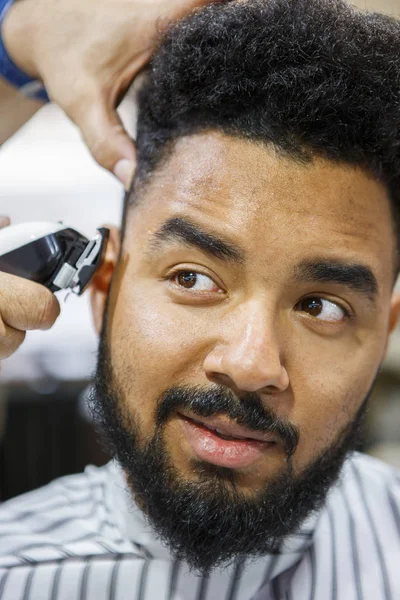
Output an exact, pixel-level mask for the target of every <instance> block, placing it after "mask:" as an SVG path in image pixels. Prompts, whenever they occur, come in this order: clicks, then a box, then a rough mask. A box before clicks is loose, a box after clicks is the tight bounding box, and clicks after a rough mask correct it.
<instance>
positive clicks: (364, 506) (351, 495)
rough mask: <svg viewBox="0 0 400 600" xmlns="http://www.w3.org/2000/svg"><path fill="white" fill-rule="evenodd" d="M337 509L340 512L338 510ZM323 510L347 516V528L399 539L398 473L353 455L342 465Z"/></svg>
mask: <svg viewBox="0 0 400 600" xmlns="http://www.w3.org/2000/svg"><path fill="white" fill-rule="evenodd" d="M339 507H340V508H339ZM326 508H327V509H328V510H330V511H331V513H332V514H334V513H335V512H338V511H339V513H340V512H341V513H342V514H343V515H347V516H346V518H347V519H348V520H349V523H350V524H353V525H354V526H356V525H357V526H358V527H367V528H369V529H376V530H377V535H380V534H382V535H383V536H386V535H387V529H388V528H389V529H391V530H393V528H394V531H395V532H396V533H397V535H399V533H400V529H399V521H398V519H399V516H400V473H399V471H397V470H396V469H394V468H393V467H391V466H389V465H387V464H385V463H383V462H382V461H380V460H378V459H376V458H373V457H371V456H367V455H366V454H360V453H355V454H354V455H352V456H351V457H350V458H349V459H348V460H347V461H346V462H345V464H344V466H343V469H342V472H341V476H340V478H339V480H338V482H337V484H336V486H334V488H333V489H332V491H331V493H330V494H329V496H328V500H327V503H326Z"/></svg>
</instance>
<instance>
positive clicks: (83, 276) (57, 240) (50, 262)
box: [0, 222, 109, 295]
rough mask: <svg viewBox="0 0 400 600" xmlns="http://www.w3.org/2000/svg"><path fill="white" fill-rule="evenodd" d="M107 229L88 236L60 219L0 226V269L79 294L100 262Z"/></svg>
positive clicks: (51, 288)
mask: <svg viewBox="0 0 400 600" xmlns="http://www.w3.org/2000/svg"><path fill="white" fill-rule="evenodd" d="M108 235H109V230H108V229H105V228H100V229H98V233H97V234H96V235H95V237H94V238H92V239H91V240H89V239H88V238H86V237H85V236H83V235H82V234H81V233H79V232H78V231H76V230H75V229H72V228H71V227H65V226H64V225H63V224H62V223H48V222H37V223H23V224H20V225H11V226H10V227H5V228H4V229H0V271H3V272H5V273H10V274H12V275H17V276H19V277H24V278H25V279H30V280H31V281H35V282H37V283H41V284H42V285H45V286H46V287H47V288H49V289H50V290H51V291H52V292H57V291H59V290H63V289H71V290H72V291H73V292H75V293H76V294H78V295H80V294H82V292H83V291H84V289H85V287H86V286H87V284H88V283H89V281H90V279H91V278H92V276H93V275H94V273H95V271H96V269H97V268H98V266H99V265H100V262H101V258H102V256H103V251H104V249H105V246H106V244H107V240H108Z"/></svg>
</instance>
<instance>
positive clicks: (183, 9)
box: [167, 0, 228, 20]
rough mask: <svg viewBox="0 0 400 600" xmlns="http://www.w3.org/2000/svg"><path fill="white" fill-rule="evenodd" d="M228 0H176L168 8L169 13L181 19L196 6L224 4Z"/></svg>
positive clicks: (174, 17)
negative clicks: (189, 0)
mask: <svg viewBox="0 0 400 600" xmlns="http://www.w3.org/2000/svg"><path fill="white" fill-rule="evenodd" d="M227 1H228V0H191V2H188V1H187V0H175V1H174V2H171V3H170V5H169V8H168V9H167V12H168V15H167V16H170V17H172V18H173V19H174V20H175V19H177V20H178V19H181V18H182V17H184V16H185V15H187V14H189V13H190V12H191V11H192V10H193V9H194V8H200V7H202V6H207V4H224V3H226V2H227Z"/></svg>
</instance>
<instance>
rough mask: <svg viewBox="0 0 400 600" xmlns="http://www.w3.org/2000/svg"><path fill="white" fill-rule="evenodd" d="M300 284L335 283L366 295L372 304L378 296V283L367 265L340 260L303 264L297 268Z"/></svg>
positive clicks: (297, 277)
mask: <svg viewBox="0 0 400 600" xmlns="http://www.w3.org/2000/svg"><path fill="white" fill-rule="evenodd" d="M296 279H297V280H298V281H300V282H313V283H333V284H339V285H343V286H346V287H348V288H349V289H351V290H353V291H354V292H357V293H361V294H364V295H365V296H366V297H368V299H369V300H371V301H372V302H373V301H374V300H375V298H376V296H377V294H378V282H377V280H376V277H375V275H374V274H373V272H372V270H371V269H370V268H369V267H367V266H366V265H362V264H358V263H346V262H342V261H339V260H328V261H326V260H315V261H306V262H303V263H301V264H300V265H298V266H297V268H296Z"/></svg>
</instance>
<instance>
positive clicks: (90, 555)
mask: <svg viewBox="0 0 400 600" xmlns="http://www.w3.org/2000/svg"><path fill="white" fill-rule="evenodd" d="M64 598H68V599H70V600H127V599H132V600H399V599H400V476H399V475H398V474H397V473H396V472H395V471H394V470H393V469H391V468H389V467H387V466H385V465H383V464H382V463H380V462H379V461H376V460H375V459H371V458H369V457H366V456H362V455H356V456H354V457H353V458H351V459H350V460H348V461H347V463H346V465H345V467H344V469H343V472H342V476H341V478H340V481H339V482H338V484H337V485H336V486H335V488H334V489H333V490H331V492H330V493H329V496H328V498H327V501H326V503H325V506H324V508H323V509H322V510H321V511H320V513H319V514H318V515H314V516H312V517H311V518H310V519H309V520H308V521H307V522H306V523H304V525H303V527H302V529H301V531H299V532H298V534H296V535H294V536H291V537H290V538H289V539H287V540H285V543H284V544H282V547H281V548H280V551H279V553H278V554H275V555H269V556H265V557H263V558H262V559H257V560H254V561H252V560H237V561H235V562H234V563H233V564H231V565H230V566H229V567H227V568H226V569H219V570H216V571H214V572H213V573H211V574H210V575H209V577H207V578H201V577H199V576H197V575H195V574H194V573H191V572H190V570H189V568H188V566H187V565H186V564H184V563H181V562H179V561H177V560H175V559H174V558H173V557H172V556H171V555H170V553H169V552H168V550H167V549H166V548H165V547H164V546H163V545H162V544H161V543H160V542H159V541H158V540H157V538H156V537H155V536H154V534H153V533H152V531H151V530H150V528H149V526H148V525H147V524H146V522H145V520H144V517H143V515H142V514H141V513H140V511H139V510H138V509H137V508H136V507H134V506H133V503H132V500H131V498H130V497H129V494H128V492H127V490H126V485H125V481H124V478H123V475H122V472H121V470H120V469H119V468H118V466H117V465H116V464H114V463H110V464H109V465H106V466H105V467H102V468H95V467H88V468H87V469H86V470H85V472H84V473H83V474H81V475H76V476H71V477H66V478H62V479H59V480H57V481H55V482H53V483H52V484H50V485H49V486H47V487H45V488H43V489H41V490H37V491H35V492H31V493H29V494H26V495H24V496H21V497H20V498H16V499H15V500H12V501H9V502H6V503H4V504H3V505H2V506H1V507H0V600H44V599H49V600H62V599H64Z"/></svg>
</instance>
